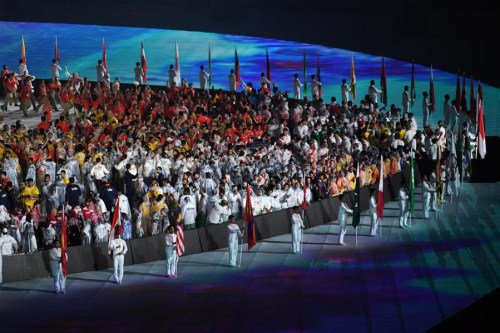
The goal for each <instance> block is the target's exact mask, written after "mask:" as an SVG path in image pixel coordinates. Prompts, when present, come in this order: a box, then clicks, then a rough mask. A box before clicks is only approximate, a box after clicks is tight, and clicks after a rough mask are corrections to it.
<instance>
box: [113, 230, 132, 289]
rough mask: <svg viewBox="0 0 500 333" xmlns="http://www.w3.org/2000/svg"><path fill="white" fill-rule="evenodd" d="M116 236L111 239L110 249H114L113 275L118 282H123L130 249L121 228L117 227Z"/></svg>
mask: <svg viewBox="0 0 500 333" xmlns="http://www.w3.org/2000/svg"><path fill="white" fill-rule="evenodd" d="M115 235H116V238H115V239H113V240H112V241H111V246H110V250H111V251H113V276H114V278H115V282H116V283H117V284H122V280H123V264H124V262H125V254H126V253H127V251H128V247H127V243H126V242H125V241H124V240H123V239H122V235H121V233H120V228H118V226H117V227H116V229H115Z"/></svg>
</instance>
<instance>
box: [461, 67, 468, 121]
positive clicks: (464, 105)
mask: <svg viewBox="0 0 500 333" xmlns="http://www.w3.org/2000/svg"><path fill="white" fill-rule="evenodd" d="M461 97H462V98H461V100H460V105H462V109H464V112H467V91H466V90H465V72H464V73H463V75H462V95H461Z"/></svg>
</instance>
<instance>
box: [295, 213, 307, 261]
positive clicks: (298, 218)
mask: <svg viewBox="0 0 500 333" xmlns="http://www.w3.org/2000/svg"><path fill="white" fill-rule="evenodd" d="M302 229H305V225H304V221H303V220H302V215H301V214H300V208H299V206H295V207H293V214H292V252H293V253H295V254H300V253H301V252H302V249H301V243H302Z"/></svg>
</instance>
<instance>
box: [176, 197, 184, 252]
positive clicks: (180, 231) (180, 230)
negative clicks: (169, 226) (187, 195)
mask: <svg viewBox="0 0 500 333" xmlns="http://www.w3.org/2000/svg"><path fill="white" fill-rule="evenodd" d="M183 221H184V220H183V218H182V214H181V207H180V206H179V209H178V214H177V247H176V248H175V252H177V255H178V256H179V257H180V256H182V255H183V254H184V251H185V247H184V222H183Z"/></svg>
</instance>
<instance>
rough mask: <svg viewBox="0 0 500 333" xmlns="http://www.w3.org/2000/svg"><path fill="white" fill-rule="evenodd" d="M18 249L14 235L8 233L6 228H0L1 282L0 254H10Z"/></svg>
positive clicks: (0, 280) (0, 281)
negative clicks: (0, 231)
mask: <svg viewBox="0 0 500 333" xmlns="http://www.w3.org/2000/svg"><path fill="white" fill-rule="evenodd" d="M18 250H19V245H18V244H17V241H16V239H15V238H14V237H12V236H11V235H9V230H7V228H3V229H2V235H1V236H0V283H2V256H10V255H13V254H14V253H16V252H17V251H18Z"/></svg>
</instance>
